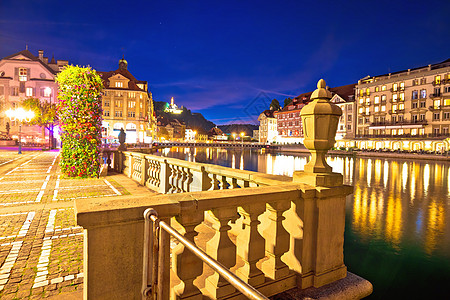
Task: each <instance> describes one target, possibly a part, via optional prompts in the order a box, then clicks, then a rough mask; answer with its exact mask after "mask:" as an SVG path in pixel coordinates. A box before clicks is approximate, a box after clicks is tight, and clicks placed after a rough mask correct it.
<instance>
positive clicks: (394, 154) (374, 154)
mask: <svg viewBox="0 0 450 300" xmlns="http://www.w3.org/2000/svg"><path fill="white" fill-rule="evenodd" d="M274 152H277V153H287V154H292V153H303V154H309V153H310V152H309V150H308V149H306V148H302V147H280V148H279V149H276V150H274ZM328 155H342V156H349V157H378V158H399V159H413V160H417V159H420V160H434V161H448V162H450V156H448V155H447V156H446V155H440V154H419V153H397V152H378V151H345V150H330V151H328Z"/></svg>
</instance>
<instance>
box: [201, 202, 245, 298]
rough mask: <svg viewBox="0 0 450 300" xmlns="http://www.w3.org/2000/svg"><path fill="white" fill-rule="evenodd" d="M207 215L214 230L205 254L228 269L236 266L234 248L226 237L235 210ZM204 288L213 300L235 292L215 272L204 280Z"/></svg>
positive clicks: (215, 211)
mask: <svg viewBox="0 0 450 300" xmlns="http://www.w3.org/2000/svg"><path fill="white" fill-rule="evenodd" d="M208 213H209V214H210V215H211V216H212V219H213V223H212V228H213V229H214V230H215V235H214V236H213V238H212V239H210V240H209V241H208V242H207V243H206V253H207V254H209V255H210V256H211V257H212V258H214V259H216V260H218V261H219V262H220V263H221V264H223V265H224V266H225V267H227V268H228V269H230V268H231V267H233V266H234V265H235V264H236V246H235V245H234V244H233V242H232V241H231V240H230V237H229V236H228V231H229V230H230V229H231V226H230V225H228V223H229V221H231V220H235V219H236V218H237V213H236V208H235V207H230V208H220V209H213V210H211V211H209V212H208ZM205 288H206V290H207V291H208V293H210V294H211V295H212V296H213V298H215V299H217V298H221V297H223V296H225V295H229V294H231V293H233V292H234V291H235V290H236V289H235V288H234V287H233V286H232V285H230V284H229V283H228V281H226V280H225V279H224V278H223V277H221V276H219V274H218V273H217V272H214V274H213V275H211V276H209V277H208V278H207V279H206V282H205Z"/></svg>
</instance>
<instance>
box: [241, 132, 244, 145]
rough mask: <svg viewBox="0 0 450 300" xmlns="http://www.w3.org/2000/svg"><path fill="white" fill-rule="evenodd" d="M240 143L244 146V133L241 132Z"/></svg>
mask: <svg viewBox="0 0 450 300" xmlns="http://www.w3.org/2000/svg"><path fill="white" fill-rule="evenodd" d="M241 144H242V146H244V133H243V132H241Z"/></svg>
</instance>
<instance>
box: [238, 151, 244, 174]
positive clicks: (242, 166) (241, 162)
mask: <svg viewBox="0 0 450 300" xmlns="http://www.w3.org/2000/svg"><path fill="white" fill-rule="evenodd" d="M239 169H241V170H244V152H242V153H241V161H240V163H239Z"/></svg>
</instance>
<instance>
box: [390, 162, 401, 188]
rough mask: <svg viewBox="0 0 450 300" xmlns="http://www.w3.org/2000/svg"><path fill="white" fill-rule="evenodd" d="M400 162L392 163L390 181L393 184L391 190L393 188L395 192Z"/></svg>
mask: <svg viewBox="0 0 450 300" xmlns="http://www.w3.org/2000/svg"><path fill="white" fill-rule="evenodd" d="M398 172H399V171H398V162H396V161H392V162H391V172H390V174H389V175H390V178H389V181H390V183H391V188H393V189H394V190H395V188H396V185H397V179H398V178H397V177H398Z"/></svg>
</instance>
